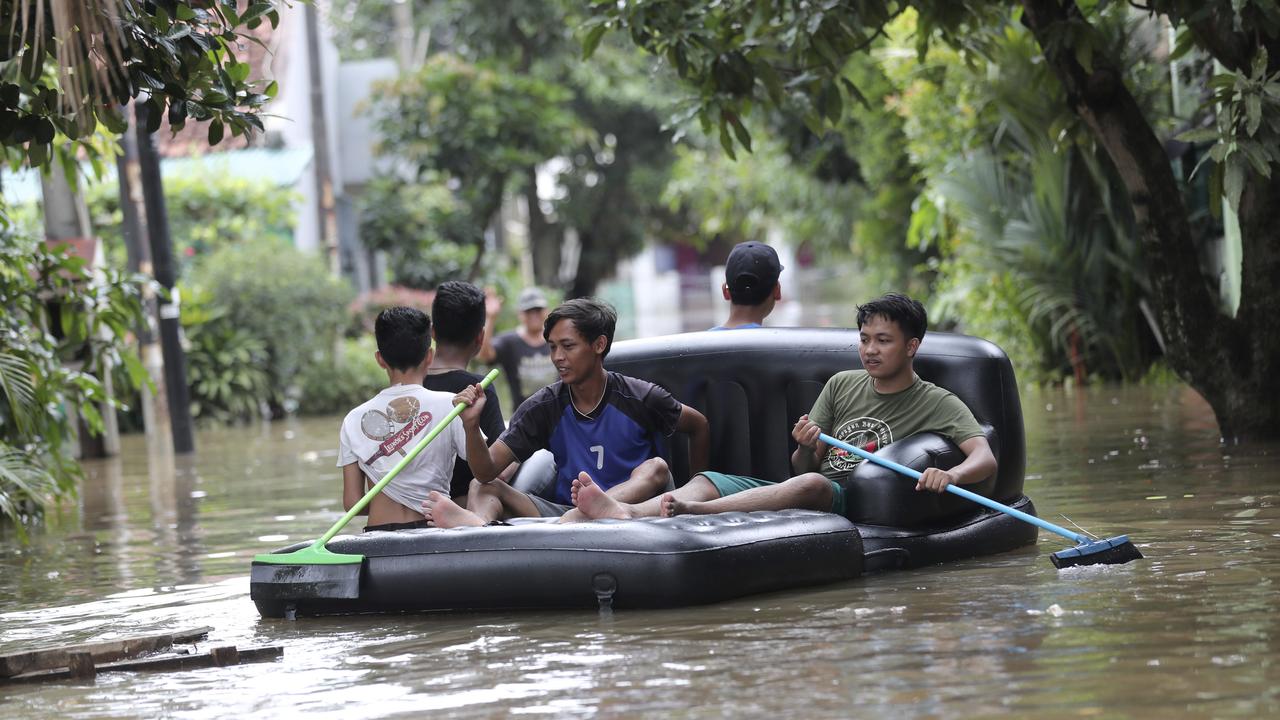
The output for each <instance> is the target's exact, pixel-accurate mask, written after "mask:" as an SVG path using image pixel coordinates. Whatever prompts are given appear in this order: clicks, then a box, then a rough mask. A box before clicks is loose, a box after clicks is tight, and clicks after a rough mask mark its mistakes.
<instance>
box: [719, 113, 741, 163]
mask: <svg viewBox="0 0 1280 720" xmlns="http://www.w3.org/2000/svg"><path fill="white" fill-rule="evenodd" d="M720 147H722V148H724V152H725V154H726V155H728V156H729V157H730V158H731V159H733V160H737V159H738V155H737V153H735V152H734V151H733V138H732V137H730V135H729V123H728V122H726V121H725V119H724V118H721V119H720Z"/></svg>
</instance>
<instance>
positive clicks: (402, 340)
mask: <svg viewBox="0 0 1280 720" xmlns="http://www.w3.org/2000/svg"><path fill="white" fill-rule="evenodd" d="M373 336H374V337H375V338H377V340H378V352H380V353H382V359H383V361H385V362H386V363H387V365H390V366H391V368H392V369H393V370H400V371H401V372H404V371H406V370H412V369H413V368H416V367H418V366H419V365H421V364H422V360H423V358H425V357H426V356H427V350H429V349H431V318H429V317H427V314H426V313H424V312H422V311H421V310H419V309H417V308H411V307H405V306H403V305H397V306H396V307H389V308H387V309H385V310H383V311H382V312H380V313H378V317H377V318H376V319H375V320H374V321H373Z"/></svg>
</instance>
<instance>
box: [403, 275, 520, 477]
mask: <svg viewBox="0 0 1280 720" xmlns="http://www.w3.org/2000/svg"><path fill="white" fill-rule="evenodd" d="M431 317H432V320H434V324H433V326H432V331H433V332H432V334H433V336H434V338H435V343H436V354H435V359H434V360H432V361H431V366H430V367H429V368H427V376H426V377H425V378H424V379H423V381H422V385H423V387H425V388H426V389H428V390H439V391H441V392H451V393H456V392H458V391H459V390H461V389H463V388H465V387H470V386H472V385H475V384H476V383H478V382H480V380H481V379H482V377H481V376H480V375H477V374H475V373H473V372H468V371H467V363H469V362H471V358H473V357H475V356H476V353H477V352H479V351H480V346H481V344H482V343H483V342H484V333H485V298H484V292H483V291H481V290H480V288H478V287H476V286H475V285H472V284H471V283H468V282H460V281H458V280H450V281H448V282H444V283H441V284H440V287H438V288H436V297H435V299H434V300H432V301H431ZM504 429H506V425H505V424H504V423H503V422H502V407H501V405H500V403H499V401H498V393H497V391H496V390H494V389H493V386H490V387H489V388H488V389H487V390H485V404H484V410H483V412H481V414H480V431H481V432H483V433H484V437H485V440H486V441H487V442H488V443H489V444H490V445H492V444H493V441H494V440H497V439H498V436H499V435H501V434H502V431H503V430H504ZM472 477H474V475H473V474H472V472H471V467H470V466H469V465H467V463H466V461H465V460H463V459H461V458H459V459H458V461H457V463H456V464H455V465H454V468H453V482H452V483H451V484H450V486H449V495H451V496H452V497H456V498H464V497H466V494H467V488H468V487H469V486H470V484H471V478H472Z"/></svg>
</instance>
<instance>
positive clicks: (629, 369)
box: [605, 328, 1026, 500]
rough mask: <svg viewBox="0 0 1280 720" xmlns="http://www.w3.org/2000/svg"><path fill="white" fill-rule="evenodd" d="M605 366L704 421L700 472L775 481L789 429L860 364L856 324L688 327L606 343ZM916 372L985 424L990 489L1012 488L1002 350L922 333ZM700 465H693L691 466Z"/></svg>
mask: <svg viewBox="0 0 1280 720" xmlns="http://www.w3.org/2000/svg"><path fill="white" fill-rule="evenodd" d="M605 365H606V366H607V367H608V368H609V369H610V370H616V371H618V372H621V373H624V374H626V375H632V376H634V377H638V378H643V379H645V380H649V381H650V382H655V383H657V384H659V385H661V386H663V387H665V388H666V389H668V390H670V391H671V392H672V393H673V394H674V395H675V396H676V397H677V398H678V399H679V400H680V401H682V402H684V403H687V404H689V405H691V406H692V407H694V408H697V409H698V410H700V411H701V412H702V413H703V414H704V415H706V416H707V419H708V420H709V421H710V423H711V461H710V463H711V467H710V468H707V469H710V470H718V471H721V472H728V473H735V474H742V475H750V476H753V477H759V478H764V479H768V480H784V479H786V478H787V477H789V476H790V475H791V451H792V449H793V448H794V447H795V443H794V441H793V440H792V439H791V427H792V425H793V424H794V423H795V421H796V419H797V418H798V417H800V415H802V414H804V413H807V412H808V411H809V409H810V408H811V407H812V406H813V402H814V400H816V399H817V397H818V393H819V392H821V390H822V386H823V385H824V384H825V383H826V381H827V379H828V378H830V377H831V376H832V375H834V374H835V373H837V372H840V371H842V370H849V369H854V368H860V367H862V364H861V361H860V360H859V359H858V331H857V330H856V329H845V328H839V329H835V328H766V329H752V330H729V331H717V332H695V333H685V334H681V335H667V336H663V337H655V338H644V339H639V340H626V341H621V342H618V343H615V344H614V346H613V349H612V351H611V352H610V353H609V357H608V358H607V359H606V362H605ZM915 369H916V373H917V374H919V375H920V377H922V378H924V379H925V380H928V381H930V382H932V383H935V384H937V385H940V386H942V387H944V388H947V389H948V390H950V391H951V392H953V393H955V394H956V395H957V396H958V397H959V398H960V399H961V400H963V401H964V402H965V403H966V404H967V405H968V406H969V408H970V409H971V410H972V411H973V414H974V416H975V417H977V419H978V421H979V422H981V423H983V424H986V425H990V426H991V427H992V428H993V429H994V433H995V437H996V438H997V439H998V442H997V443H995V445H997V447H996V448H995V450H996V452H997V456H996V459H997V460H998V461H999V463H1000V470H999V473H998V475H997V478H996V483H995V487H994V488H993V490H992V497H995V498H997V499H1003V500H1010V499H1014V498H1017V497H1018V496H1020V495H1021V494H1022V481H1023V473H1024V471H1025V468H1026V459H1025V452H1026V441H1025V437H1024V435H1023V427H1022V406H1021V404H1020V402H1019V400H1018V386H1017V382H1016V380H1015V379H1014V374H1013V367H1012V365H1011V364H1010V362H1009V358H1008V357H1007V356H1006V355H1005V354H1004V352H1003V351H1002V350H1000V348H998V347H996V346H995V345H994V344H992V343H990V342H987V341H985V340H981V339H979V338H974V337H969V336H967V335H956V334H952V333H942V332H930V333H927V334H926V335H925V338H924V342H923V343H922V344H921V346H920V351H919V352H918V353H917V354H916V360H915ZM671 462H672V470H673V474H675V476H676V481H677V483H682V482H684V481H685V480H687V478H688V477H689V475H690V468H689V459H688V446H687V442H684V441H683V440H682V439H680V438H678V439H677V441H676V442H675V443H674V444H673V451H672V458H671ZM698 469H701V468H698Z"/></svg>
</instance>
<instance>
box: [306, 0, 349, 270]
mask: <svg viewBox="0 0 1280 720" xmlns="http://www.w3.org/2000/svg"><path fill="white" fill-rule="evenodd" d="M302 12H303V14H304V15H305V16H306V23H307V75H308V76H309V77H310V80H311V98H310V100H311V101H310V105H311V147H312V149H313V155H312V167H314V168H315V182H316V193H317V198H316V201H317V202H316V208H317V211H318V217H317V220H318V221H319V229H320V245H321V247H322V248H324V252H325V253H326V254H327V257H328V260H329V270H330V272H332V273H333V274H334V275H339V274H341V273H342V261H341V258H340V257H339V254H338V211H337V202H336V200H335V198H334V193H333V160H332V158H331V157H330V156H329V124H328V122H327V121H326V119H325V109H324V67H323V63H322V62H321V61H322V58H321V57H320V17H319V10H317V9H316V6H315V4H314V3H306V4H304V5H303V6H302Z"/></svg>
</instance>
